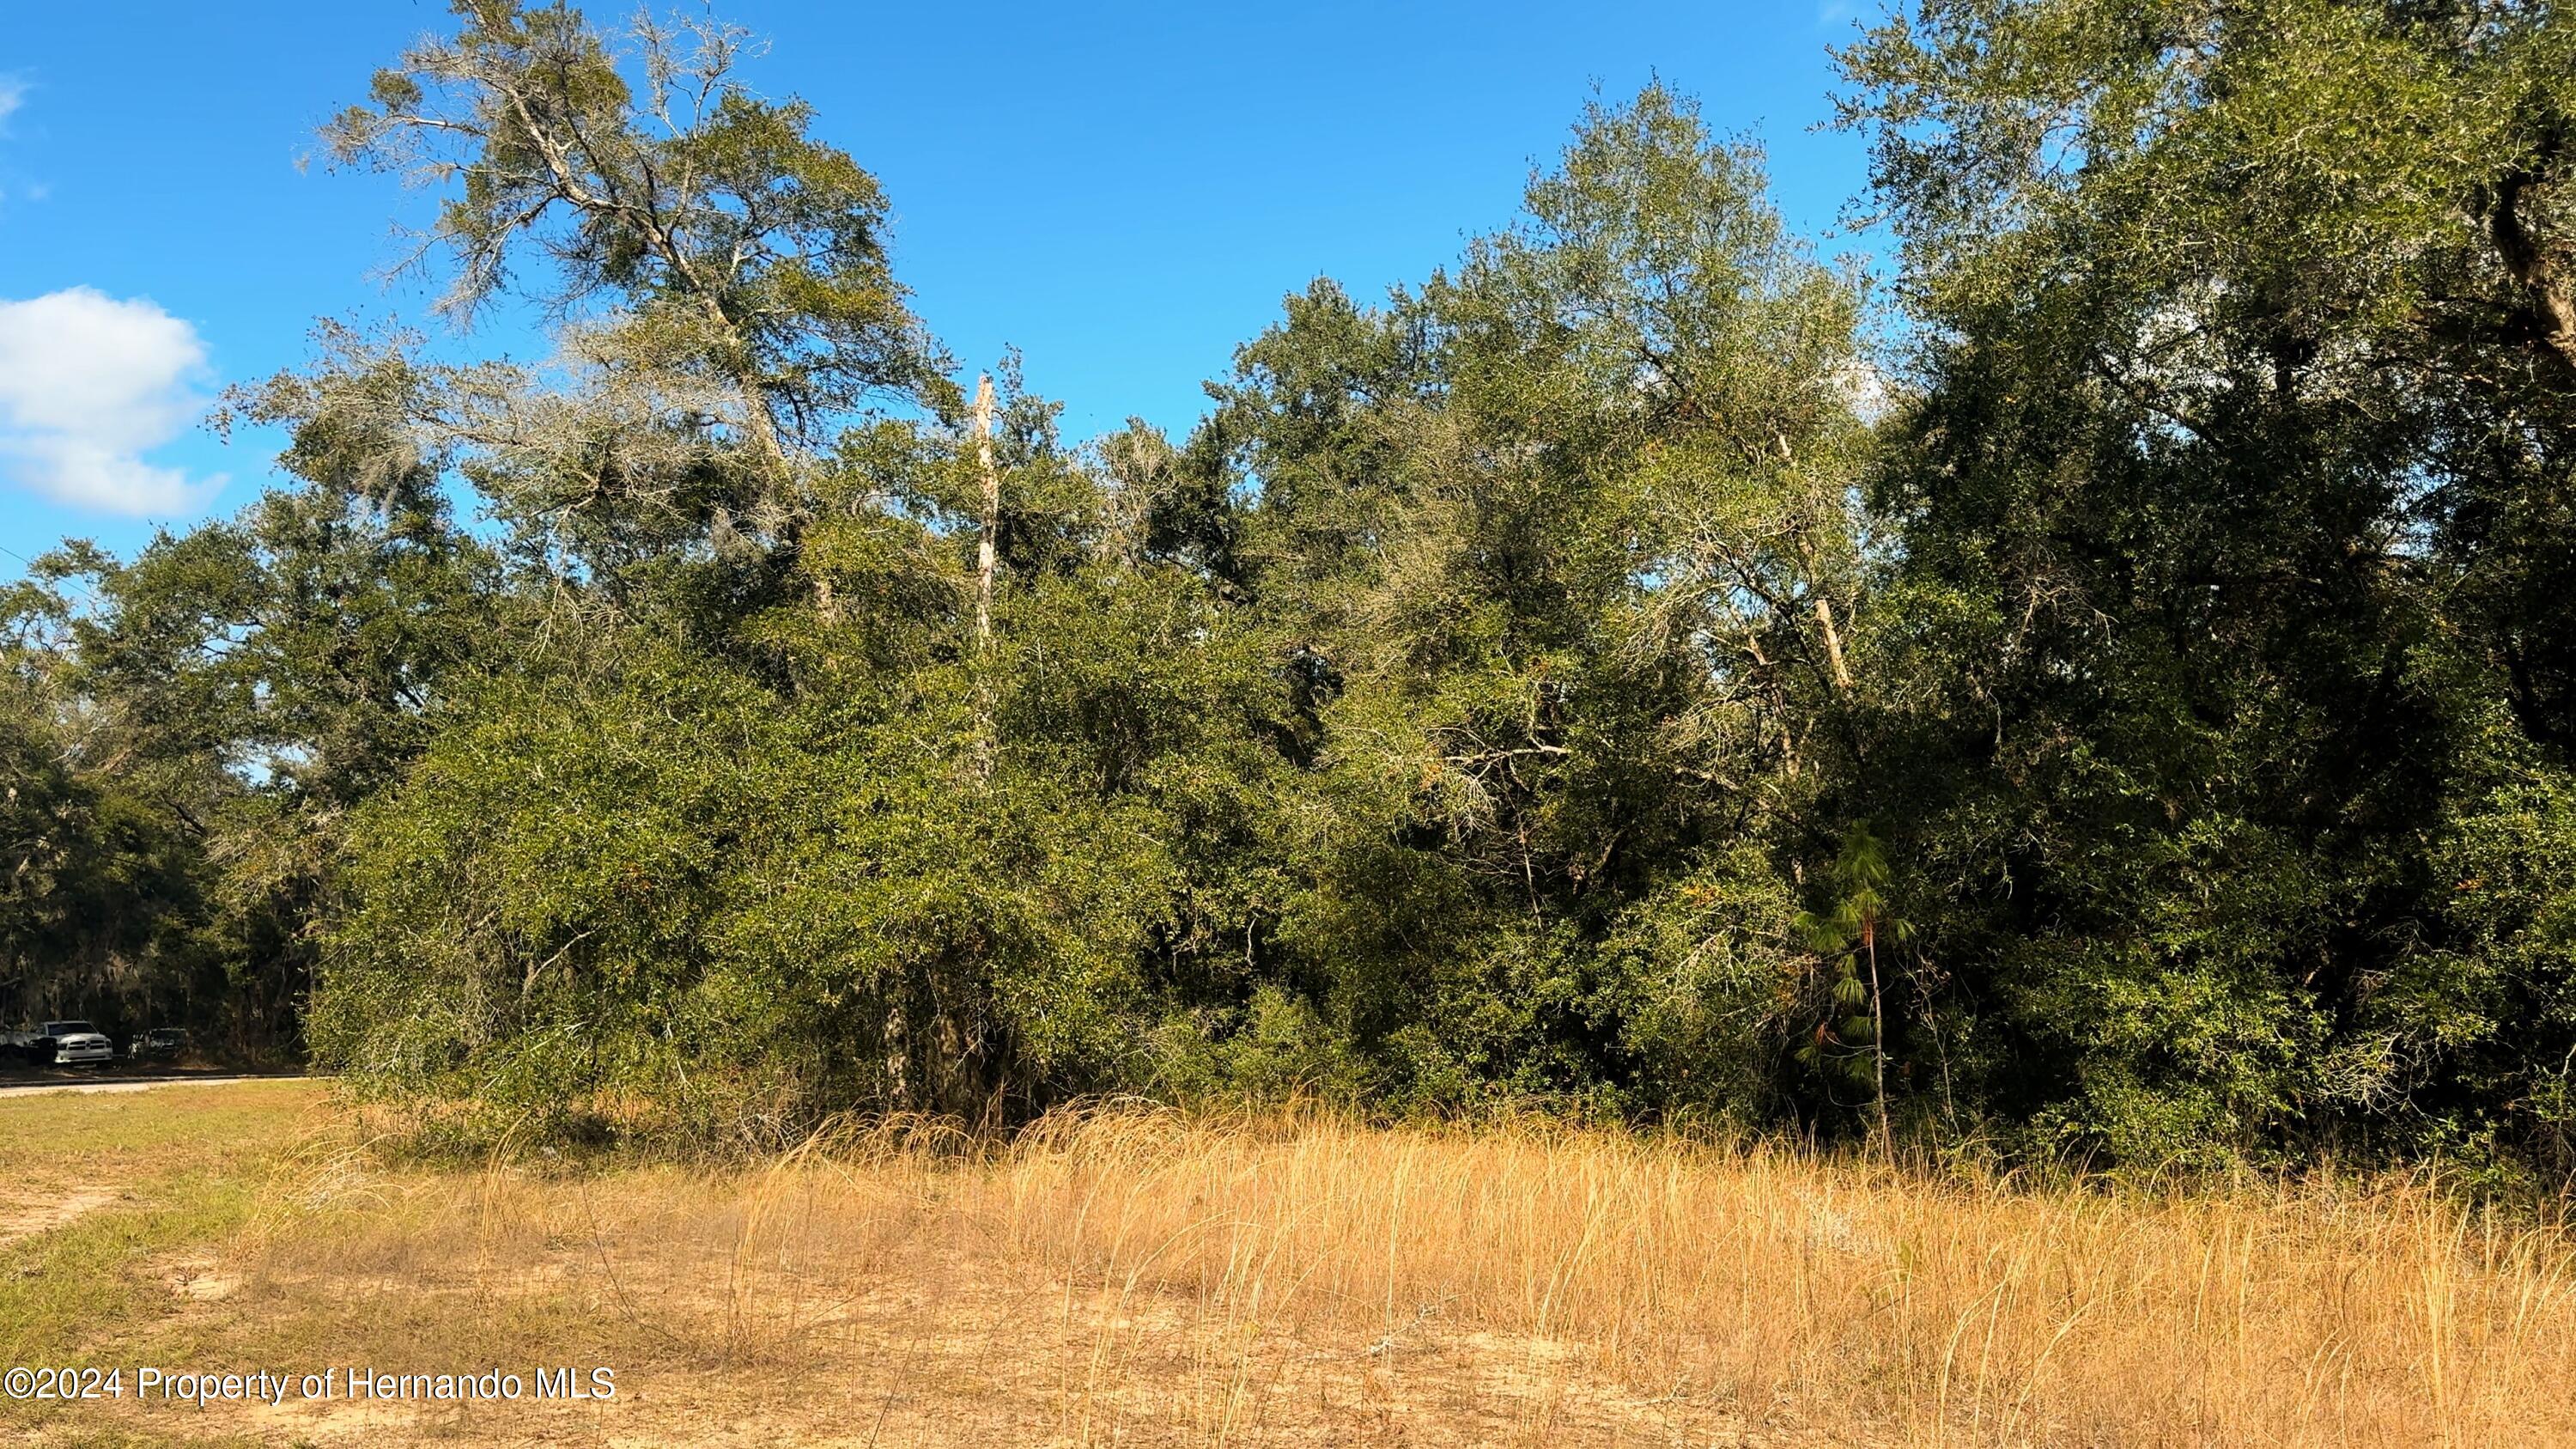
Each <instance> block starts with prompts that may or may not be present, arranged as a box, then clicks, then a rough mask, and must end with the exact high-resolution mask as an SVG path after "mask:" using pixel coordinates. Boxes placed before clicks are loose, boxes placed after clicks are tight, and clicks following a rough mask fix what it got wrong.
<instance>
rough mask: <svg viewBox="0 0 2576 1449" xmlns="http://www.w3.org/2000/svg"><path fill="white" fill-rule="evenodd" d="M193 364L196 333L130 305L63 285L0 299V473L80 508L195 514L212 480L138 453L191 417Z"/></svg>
mask: <svg viewBox="0 0 2576 1449" xmlns="http://www.w3.org/2000/svg"><path fill="white" fill-rule="evenodd" d="M205 367H206V347H205V344H204V343H203V342H201V341H199V340H198V339H197V330H196V329H195V328H194V327H191V326H189V325H188V324H187V323H186V322H183V321H181V320H180V319H178V318H176V317H173V316H171V315H170V314H169V313H167V312H164V311H162V310H161V309H160V307H159V306H157V305H155V304H154V303H151V302H147V301H144V300H142V299H140V298H137V299H134V300H131V301H119V300H117V299H116V298H114V297H110V296H108V295H107V294H106V293H104V292H100V291H97V290H95V289H93V288H89V287H73V288H70V289H68V290H65V291H60V292H49V293H47V294H46V295H44V296H42V297H32V298H29V299H28V300H26V301H23V302H10V301H0V474H5V475H6V476H7V477H8V478H9V479H10V480H11V481H13V482H16V483H19V484H22V485H24V486H26V487H30V488H33V489H35V490H37V491H38V492H40V493H44V494H47V495H49V496H51V497H54V498H57V499H60V500H62V501H63V502H65V503H71V504H77V505H79V506H81V507H84V508H95V509H101V510H105V511H108V512H114V513H130V514H173V513H187V512H193V511H195V510H196V509H197V508H199V507H201V506H202V505H203V504H204V503H205V501H206V499H207V497H208V496H209V495H211V494H212V493H213V492H214V491H215V490H216V489H217V488H220V487H222V486H223V481H224V480H223V479H222V478H221V477H215V478H209V479H205V480H202V481H195V480H191V479H190V478H189V477H188V475H187V474H186V473H184V472H182V471H181V470H179V469H176V468H165V467H160V466H157V465H154V464H151V463H147V462H145V461H143V454H145V453H147V452H149V451H151V450H152V449H154V448H157V447H159V446H160V445H162V444H163V443H166V442H168V441H170V440H171V439H172V438H174V437H176V436H178V434H179V431H180V430H181V429H182V428H184V427H186V426H187V425H188V421H189V419H190V418H191V417H193V416H194V415H195V414H196V412H197V409H198V408H199V407H200V406H201V405H202V401H203V399H202V397H201V396H200V394H199V393H198V392H197V390H196V388H195V386H194V385H193V384H194V383H195V382H196V380H197V379H198V377H199V376H201V375H202V374H203V373H204V371H205Z"/></svg>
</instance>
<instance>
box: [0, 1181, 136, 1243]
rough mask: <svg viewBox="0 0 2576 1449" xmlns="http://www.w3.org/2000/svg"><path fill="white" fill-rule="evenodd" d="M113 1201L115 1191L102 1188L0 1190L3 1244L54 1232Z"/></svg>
mask: <svg viewBox="0 0 2576 1449" xmlns="http://www.w3.org/2000/svg"><path fill="white" fill-rule="evenodd" d="M114 1201H116V1194H115V1193H114V1192H111V1191H109V1190H108V1189H106V1188H103V1187H63V1188H52V1189H47V1190H45V1191H43V1192H40V1193H36V1194H32V1195H31V1194H28V1193H25V1192H0V1243H6V1242H8V1241H9V1240H11V1239H12V1238H23V1237H26V1236H27V1235H29V1234H30V1233H43V1232H51V1231H52V1230H54V1229H55V1228H59V1227H61V1226H63V1225H64V1224H65V1223H68V1222H72V1221H73V1220H75V1219H77V1218H79V1217H81V1216H82V1215H84V1214H86V1213H89V1212H91V1211H93V1210H95V1209H98V1208H102V1207H105V1206H107V1205H108V1204H109V1203H112V1202H114Z"/></svg>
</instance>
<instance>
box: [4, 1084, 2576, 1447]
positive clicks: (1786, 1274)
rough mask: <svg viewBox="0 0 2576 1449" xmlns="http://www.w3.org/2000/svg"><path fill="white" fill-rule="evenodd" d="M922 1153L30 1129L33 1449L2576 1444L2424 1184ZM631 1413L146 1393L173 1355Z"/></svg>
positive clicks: (2565, 1261)
mask: <svg viewBox="0 0 2576 1449" xmlns="http://www.w3.org/2000/svg"><path fill="white" fill-rule="evenodd" d="M953 1148H954V1144H942V1143H939V1142H937V1141H936V1140H933V1139H930V1138H928V1137H926V1136H925V1135H924V1134H914V1135H912V1136H911V1137H910V1138H908V1139H907V1138H904V1137H901V1136H898V1135H892V1134H886V1133H878V1134H875V1135H872V1136H870V1137H867V1138H864V1139H858V1140H854V1141H851V1142H848V1143H844V1144H839V1145H836V1146H833V1147H830V1148H828V1149H827V1148H825V1147H822V1146H817V1147H815V1148H812V1149H809V1150H808V1151H806V1152H803V1153H800V1154H797V1155H795V1156H793V1157H791V1158H788V1159H785V1160H782V1161H780V1162H778V1163H776V1164H773V1165H771V1166H769V1167H768V1168H766V1169H763V1170H760V1171H754V1172H748V1173H735V1174H707V1173H698V1172H688V1171H682V1170H677V1169H663V1168H652V1169H629V1170H622V1171H618V1172H615V1173H610V1174H599V1173H586V1174H567V1173H548V1172H546V1171H543V1170H542V1169H543V1168H544V1166H545V1164H544V1162H543V1160H542V1159H540V1160H539V1161H538V1162H537V1163H535V1164H532V1165H530V1164H522V1165H518V1166H496V1167H493V1168H490V1169H487V1170H484V1171H481V1172H463V1173H453V1172H451V1173H439V1172H429V1171H422V1170H416V1169H395V1168H388V1167H386V1166H384V1165H382V1164H381V1163H380V1162H379V1160H378V1159H377V1158H376V1157H375V1156H374V1155H373V1154H370V1153H369V1152H368V1151H367V1150H366V1149H365V1146H364V1143H363V1140H362V1138H361V1135H360V1133H359V1130H358V1128H357V1126H356V1124H355V1123H354V1121H353V1119H351V1118H350V1117H349V1116H348V1115H347V1114H344V1113H341V1112H339V1111H337V1110H335V1109H333V1108H332V1107H331V1106H330V1105H329V1104H328V1102H327V1099H326V1098H325V1097H324V1095H323V1093H322V1091H321V1089H319V1088H317V1087H313V1086H308V1085H303V1084H272V1083H263V1084H251V1085H245V1086H235V1087H208V1088H174V1089H169V1090H165V1091H159V1092H153V1093H147V1094H138V1095H127V1096H97V1097H82V1096H51V1097H35V1098H17V1099H8V1100H0V1184H5V1187H0V1204H5V1209H0V1210H4V1211H5V1217H0V1222H5V1226H4V1227H0V1366H6V1365H12V1364H54V1363H62V1364H94V1365H98V1366H101V1367H113V1366H124V1367H125V1368H126V1369H127V1370H128V1374H127V1387H128V1389H129V1392H128V1394H127V1396H126V1397H123V1398H121V1399H109V1400H99V1401H92V1402H85V1403H77V1404H69V1405H64V1404H44V1403H30V1402H0V1433H9V1434H11V1436H12V1437H21V1438H27V1437H31V1438H32V1439H33V1441H34V1442H36V1443H38V1444H53V1445H87V1444H126V1443H164V1442H183V1443H218V1444H222V1443H241V1444H270V1443H293V1442H306V1443H312V1444H319V1445H338V1444H352V1445H354V1444H374V1443H386V1442H427V1443H454V1444H486V1443H488V1444H526V1443H561V1444H588V1443H600V1444H615V1443H623V1444H654V1443H663V1442H671V1441H674V1440H685V1441H698V1442H708V1443H719V1444H745V1445H749V1444H770V1443H779V1442H829V1443H847V1444H921V1443H974V1444H982V1443H995V1444H1016V1443H1111V1442H1117V1443H1154V1444H1160V1443H1199V1442H1207V1443H1217V1442H1241V1443H1253V1442H1265V1441H1266V1442H1272V1443H1320V1442H1332V1443H1385V1444H1396V1443H1403V1444H1439V1443H1454V1444H1484V1443H1514V1442H1519V1443H1530V1444H1537V1443H1549V1444H1556V1443H1600V1444H1613V1443H1620V1444H1640V1445H1643V1444H1674V1443H1687V1444H1783V1445H1787V1444H1952V1445H1979V1444H2047V1445H2057V1444H2105V1445H2112V1444H2117V1445H2128V1444H2139V1445H2149V1444H2152V1445H2185V1444H2230V1445H2235V1444H2242V1445H2274V1444H2289V1445H2318V1446H2326V1445H2376V1444H2387V1445H2400V1444H2402V1445H2410V1446H2412V1445H2426V1444H2463V1445H2465V1444H2488V1443H2511V1444H2515V1445H2518V1446H2519V1445H2547V1444H2561V1443H2568V1444H2576V1395H2571V1394H2570V1393H2569V1392H2568V1388H2567V1386H2568V1385H2569V1384H2571V1383H2576V1264H2571V1253H2576V1241H2571V1239H2570V1238H2569V1237H2568V1236H2566V1235H2564V1234H2562V1233H2560V1232H2558V1231H2555V1230H2550V1229H2546V1228H2543V1227H2540V1226H2536V1225H2532V1224H2529V1223H2521V1222H2515V1221H2511V1220H2507V1219H2504V1218H2490V1217H2486V1216H2481V1215H2476V1214H2468V1213H2463V1212H2461V1211H2459V1210H2457V1209H2456V1208H2454V1207H2452V1206H2449V1205H2447V1204H2446V1203H2445V1202H2444V1201H2443V1200H2442V1199H2441V1198H2439V1197H2438V1196H2437V1195H2435V1194H2433V1193H2430V1192H2428V1191H2426V1190H2424V1189H2423V1188H2422V1187H2421V1186H2420V1185H2416V1184H2408V1183H2386V1182H2382V1183H2354V1182H2346V1183H2340V1184H2310V1185H2307V1186H2305V1187H2302V1188H2299V1189H2296V1190H2286V1189H2284V1190H2273V1191H2265V1192H2257V1191H2250V1190H2249V1191H2246V1192H2243V1193H2240V1194H2238V1195H2233V1196H2224V1197H2212V1196H2206V1195H2203V1196H2192V1197H2185V1196H2177V1197H2174V1198H2171V1199H2139V1198H2135V1197H2128V1198H2121V1197H2112V1196H2106V1195H2085V1194H2072V1193H2021V1192H2016V1191H2014V1190H2012V1189H2010V1188H2009V1187H2008V1186H2005V1185H2000V1184H1990V1183H1989V1184H1967V1183H1953V1184H1928V1183H1924V1182H1920V1181H1899V1180H1896V1179H1893V1178H1891V1177H1888V1176H1886V1175H1884V1174H1881V1173H1878V1172H1875V1171H1873V1170H1870V1169H1866V1168H1860V1167H1855V1166H1851V1165H1847V1164H1833V1163H1821V1162H1817V1161H1814V1160H1811V1159H1808V1158H1804V1157H1801V1156H1798V1155H1795V1154H1789V1153H1779V1152H1760V1151H1756V1152H1736V1151H1726V1150H1720V1149H1715V1148H1709V1147H1704V1146H1693V1145H1690V1144H1686V1143H1681V1142H1676V1141H1668V1140H1659V1139H1653V1138H1638V1137H1628V1136H1620V1135H1615V1134H1594V1133H1578V1132H1567V1131H1557V1130H1548V1129H1541V1128H1530V1129H1522V1130H1486V1131H1472V1132H1471V1131H1466V1130H1455V1131H1451V1130H1437V1129H1419V1130H1403V1131H1387V1130H1377V1129H1369V1128H1364V1127H1358V1126H1354V1125H1351V1124H1347V1123H1342V1122H1338V1121H1334V1120H1330V1119H1320V1118H1306V1119H1302V1120H1289V1119H1268V1120H1258V1121H1245V1122H1234V1123H1208V1122H1196V1123H1193V1122H1189V1121H1184V1120H1182V1119H1178V1118H1167V1117H1158V1116H1144V1115H1133V1114H1130V1115H1106V1116H1098V1117H1092V1118H1087V1119H1063V1120H1059V1121H1055V1122H1051V1123H1049V1124H1046V1125H1045V1126H1044V1127H1043V1128H1041V1129H1040V1130H1038V1131H1035V1132H1032V1133H1030V1134H1028V1135H1026V1136H1025V1137H1024V1138H1022V1139H1021V1140H1020V1141H1019V1142H1017V1143H1016V1144H1014V1145H1013V1146H1011V1147H1010V1148H1008V1149H1007V1150H997V1151H991V1152H983V1153H964V1152H960V1151H956V1150H950V1149H953ZM146 1365H149V1366H158V1367H163V1368H168V1369H173V1370H206V1369H213V1370H218V1371H226V1370H229V1371H236V1372H242V1373H253V1372H256V1371H259V1370H262V1369H266V1370H271V1371H277V1372H285V1373H291V1374H297V1375H300V1374H303V1373H306V1372H317V1373H318V1372H322V1371H323V1370H325V1369H326V1368H342V1369H345V1368H346V1367H348V1366H352V1365H364V1366H367V1367H371V1368H373V1369H375V1370H377V1371H379V1372H386V1373H414V1374H436V1373H440V1372H450V1373H457V1372H481V1371H484V1370H492V1369H498V1370H504V1371H515V1372H517V1373H519V1374H521V1375H522V1376H523V1378H525V1377H526V1376H528V1375H530V1374H532V1373H533V1371H534V1370H535V1369H536V1368H539V1367H565V1366H570V1367H579V1368H588V1367H592V1366H606V1367H610V1368H612V1369H614V1371H615V1383H616V1388H617V1394H616V1397H615V1398H614V1399H613V1400H608V1401H605V1402H602V1401H598V1400H590V1401H581V1402H566V1401H548V1402H537V1401H535V1400H534V1399H533V1398H523V1399H521V1400H520V1401H518V1402H505V1403H483V1402H476V1403H464V1404H452V1403H451V1404H439V1403H429V1402H417V1401H414V1402H401V1403H389V1404H370V1403H364V1402H357V1403H352V1402H348V1401H346V1400H345V1399H338V1400H334V1401H331V1402H308V1401H301V1400H297V1399H292V1398H290V1399H289V1401H287V1402H284V1403H280V1404H275V1405H263V1404H248V1403H233V1404H216V1405H212V1406H209V1407H204V1408H199V1407H196V1406H193V1405H189V1404H184V1403H172V1402H167V1401H163V1402H156V1403H150V1404H138V1403H137V1402H136V1400H135V1399H134V1397H133V1396H132V1394H131V1392H130V1390H131V1388H132V1386H133V1384H134V1377H133V1370H134V1369H135V1368H138V1367H141V1366H146Z"/></svg>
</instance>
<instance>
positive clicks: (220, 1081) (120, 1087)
mask: <svg viewBox="0 0 2576 1449" xmlns="http://www.w3.org/2000/svg"><path fill="white" fill-rule="evenodd" d="M303 1080H304V1078H302V1077H111V1078H108V1079H106V1080H104V1081H97V1082H27V1083H21V1084H13V1085H8V1086H0V1097H31V1096H34V1095H35V1094H36V1093H38V1092H148V1091H151V1090H152V1089H153V1088H154V1087H222V1086H229V1085H231V1084H232V1083H234V1082H300V1081H303Z"/></svg>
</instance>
